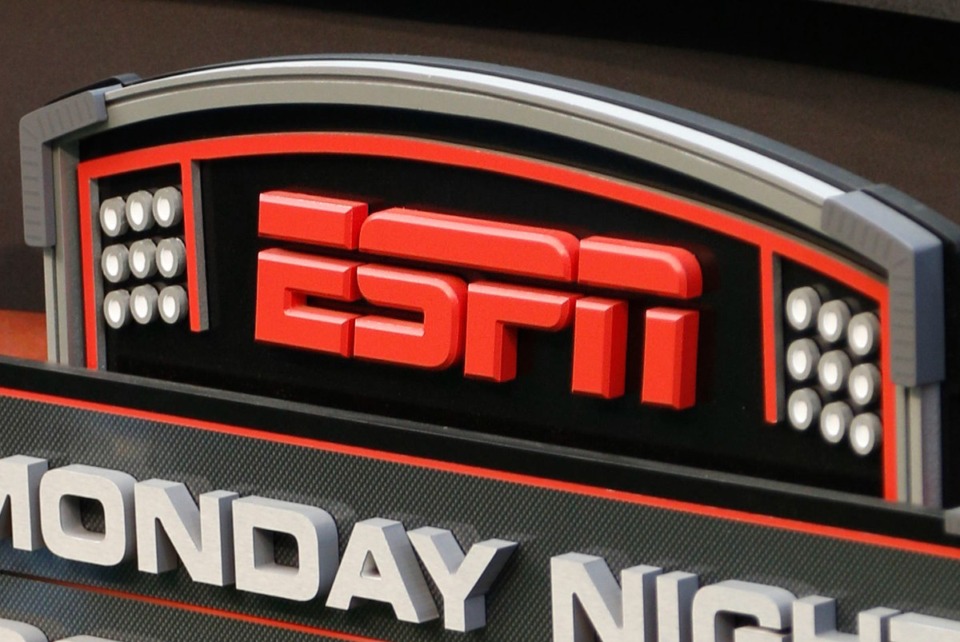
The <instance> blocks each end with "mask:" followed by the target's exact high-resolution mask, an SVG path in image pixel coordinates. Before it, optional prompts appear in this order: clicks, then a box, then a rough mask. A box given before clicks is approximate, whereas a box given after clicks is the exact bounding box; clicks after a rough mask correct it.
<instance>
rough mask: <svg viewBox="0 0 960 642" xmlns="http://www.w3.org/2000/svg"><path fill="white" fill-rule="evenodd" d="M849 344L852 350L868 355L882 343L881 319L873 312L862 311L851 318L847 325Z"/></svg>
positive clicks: (856, 353) (862, 355) (863, 355)
mask: <svg viewBox="0 0 960 642" xmlns="http://www.w3.org/2000/svg"><path fill="white" fill-rule="evenodd" d="M847 344H848V345H849V346H850V352H852V353H853V354H855V355H857V356H859V357H866V356H869V355H871V354H873V353H874V352H875V351H876V349H877V346H878V345H879V344H880V320H879V319H877V315H875V314H874V313H873V312H861V313H860V314H857V315H855V316H854V317H853V318H852V319H850V324H849V325H848V326H847Z"/></svg>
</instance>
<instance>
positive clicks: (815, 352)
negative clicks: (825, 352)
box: [787, 339, 820, 381]
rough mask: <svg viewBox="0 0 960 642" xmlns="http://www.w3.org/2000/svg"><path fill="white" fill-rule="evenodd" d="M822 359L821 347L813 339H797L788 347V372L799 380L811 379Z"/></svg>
mask: <svg viewBox="0 0 960 642" xmlns="http://www.w3.org/2000/svg"><path fill="white" fill-rule="evenodd" d="M819 359H820V348H818V347H817V344H816V342H814V341H813V340H812V339H797V340H796V341H794V342H792V343H791V344H790V346H789V347H788V348H787V372H789V373H790V376H791V377H793V378H794V379H795V380H797V381H806V380H807V379H809V378H810V377H811V376H812V375H813V373H814V371H815V369H816V366H817V362H818V361H819Z"/></svg>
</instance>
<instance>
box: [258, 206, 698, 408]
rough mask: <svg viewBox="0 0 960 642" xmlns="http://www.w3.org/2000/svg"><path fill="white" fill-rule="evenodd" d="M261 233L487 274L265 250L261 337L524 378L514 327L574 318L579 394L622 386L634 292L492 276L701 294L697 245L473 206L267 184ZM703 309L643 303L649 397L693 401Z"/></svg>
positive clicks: (674, 403)
mask: <svg viewBox="0 0 960 642" xmlns="http://www.w3.org/2000/svg"><path fill="white" fill-rule="evenodd" d="M259 234H260V236H261V237H266V238H271V239H280V240H283V241H289V242H294V243H302V244H309V245H316V246H320V247H328V248H336V249H338V250H349V251H355V250H359V251H360V252H361V253H364V254H368V255H373V256H377V257H389V258H391V259H407V260H416V261H418V262H424V263H430V264H436V265H437V266H439V267H441V268H461V269H463V268H466V269H467V270H470V271H471V272H472V273H475V271H480V272H481V273H482V274H483V278H479V279H475V280H472V281H470V282H468V281H466V280H465V279H464V278H461V277H459V276H455V275H453V274H450V273H445V272H439V271H425V270H419V269H409V268H406V267H396V266H394V265H390V264H382V263H374V262H366V261H365V260H363V259H365V258H366V257H357V258H358V259H360V260H344V259H340V258H332V257H328V256H318V255H314V254H307V253H304V252H300V251H291V250H287V249H281V248H269V249H266V250H263V251H261V252H260V253H259V255H258V257H257V264H258V275H257V302H256V334H255V336H256V339H257V340H258V341H264V342H268V343H274V344H278V345H285V346H290V347H295V348H302V349H307V350H315V351H319V352H324V353H329V354H335V355H340V356H342V357H348V358H350V357H353V358H357V359H367V360H371V361H379V362H385V363H392V364H397V365H403V366H410V367H416V368H426V369H444V368H449V367H452V366H454V365H456V364H459V363H461V362H462V363H463V370H464V374H465V375H466V376H468V377H474V378H478V379H485V380H489V381H495V382H505V381H510V380H512V379H514V378H515V377H516V376H517V342H518V339H517V334H518V332H517V331H518V328H529V329H535V330H539V331H545V332H554V331H558V330H563V329H566V328H569V327H571V326H572V328H573V363H572V365H571V372H572V375H571V386H570V389H571V392H573V393H576V394H584V395H596V396H600V397H604V398H607V399H610V398H615V397H620V396H622V395H624V394H625V378H626V377H625V372H626V360H627V323H628V302H627V300H626V299H625V298H611V297H607V296H596V295H591V294H589V293H588V292H582V291H581V292H571V291H565V290H559V289H546V288H543V287H534V286H528V285H526V284H522V285H518V284H515V283H513V282H511V283H503V282H499V281H494V280H490V279H489V278H488V277H487V274H492V275H507V276H510V277H522V278H528V279H537V280H543V281H552V282H557V283H561V284H567V285H568V286H573V287H577V288H583V289H587V288H592V289H602V290H605V291H610V290H613V291H617V292H622V293H623V296H624V297H626V296H628V295H631V294H632V295H637V294H640V295H653V296H657V297H663V298H670V299H677V300H678V301H688V300H690V299H694V298H696V297H698V296H699V295H700V294H701V292H702V290H703V278H702V274H701V268H700V264H699V262H698V260H697V258H696V256H694V255H693V254H692V253H691V252H690V251H688V250H686V249H683V248H679V247H674V246H669V245H661V244H653V243H645V242H640V241H635V240H627V239H620V238H610V237H604V236H590V237H587V238H583V239H578V238H576V237H575V236H574V235H573V234H570V233H569V232H566V231H562V230H558V229H550V228H545V227H534V226H527V225H516V224H511V223H502V222H496V221H490V220H482V219H475V218H470V217H464V216H455V215H448V214H440V213H435V212H424V211H417V210H408V209H398V208H391V209H386V210H382V211H378V212H374V213H369V207H368V205H367V204H365V203H361V202H354V201H346V200H340V199H333V198H327V197H321V196H314V195H308V194H297V193H291V192H281V191H270V192H265V193H263V194H261V196H260V210H259ZM361 301H363V302H366V303H368V304H371V305H373V306H375V307H377V308H383V309H387V310H394V311H408V312H413V313H415V314H418V315H422V319H421V320H408V319H406V318H396V313H395V314H394V316H393V317H391V316H384V315H382V314H363V313H362V312H361V311H358V310H351V309H349V307H350V306H349V304H356V303H358V302H361ZM698 328H699V312H698V311H696V310H691V309H687V308H679V307H678V308H675V307H664V306H656V307H649V308H647V309H646V310H645V311H644V319H643V365H642V372H643V374H642V384H641V391H640V398H641V401H642V403H645V404H652V405H659V406H667V407H671V408H677V409H682V408H688V407H690V406H692V405H693V404H694V402H695V399H696V372H697V333H698Z"/></svg>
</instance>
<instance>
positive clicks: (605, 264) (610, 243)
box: [579, 236, 703, 299]
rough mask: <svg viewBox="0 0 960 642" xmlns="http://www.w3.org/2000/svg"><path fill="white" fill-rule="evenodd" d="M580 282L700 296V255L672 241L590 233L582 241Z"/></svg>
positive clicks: (664, 293)
mask: <svg viewBox="0 0 960 642" xmlns="http://www.w3.org/2000/svg"><path fill="white" fill-rule="evenodd" d="M579 274H580V276H579V279H580V283H584V284H586V285H596V286H599V287H607V288H616V289H618V290H630V291H633V292H645V293H649V294H658V295H661V296H668V297H673V298H679V299H689V298H692V297H695V296H699V295H700V294H701V292H702V291H703V276H702V274H701V272H700V263H699V262H698V261H697V257H696V256H694V255H693V254H692V253H690V252H689V251H687V250H684V249H683V248H679V247H671V246H669V245H656V244H653V243H641V242H639V241H625V240H623V239H614V238H605V237H602V236H591V237H589V238H585V239H583V240H582V241H580V271H579Z"/></svg>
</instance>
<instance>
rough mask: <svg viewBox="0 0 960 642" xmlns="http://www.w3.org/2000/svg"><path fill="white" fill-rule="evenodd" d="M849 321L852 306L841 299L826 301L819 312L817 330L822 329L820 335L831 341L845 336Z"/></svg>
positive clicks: (833, 341)
mask: <svg viewBox="0 0 960 642" xmlns="http://www.w3.org/2000/svg"><path fill="white" fill-rule="evenodd" d="M849 322H850V307H849V306H848V305H847V304H846V303H844V302H843V301H840V300H839V299H837V300H834V301H828V302H827V303H824V304H823V305H822V306H821V307H820V312H819V313H818V314H817V330H819V331H820V336H822V337H823V338H824V339H826V340H827V341H829V342H830V343H835V342H837V341H839V340H840V339H842V338H843V337H844V335H845V334H846V332H847V323H849Z"/></svg>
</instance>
